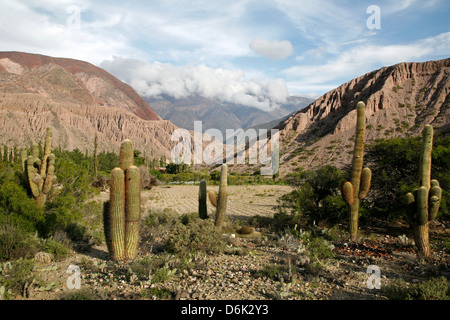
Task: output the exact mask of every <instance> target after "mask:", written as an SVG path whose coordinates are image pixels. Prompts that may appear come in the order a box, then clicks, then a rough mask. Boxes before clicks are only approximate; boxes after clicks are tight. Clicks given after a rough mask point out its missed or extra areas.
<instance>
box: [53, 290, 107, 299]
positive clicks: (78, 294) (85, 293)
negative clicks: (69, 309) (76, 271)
mask: <svg viewBox="0 0 450 320" xmlns="http://www.w3.org/2000/svg"><path fill="white" fill-rule="evenodd" d="M62 300H105V295H104V294H102V293H100V292H97V291H96V290H95V289H92V288H83V289H80V290H75V291H74V292H71V293H68V294H67V295H65V296H64V297H63V298H62Z"/></svg>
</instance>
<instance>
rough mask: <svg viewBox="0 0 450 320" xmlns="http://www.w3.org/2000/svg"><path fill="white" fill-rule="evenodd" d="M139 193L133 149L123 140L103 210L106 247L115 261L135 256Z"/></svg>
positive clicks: (138, 218)
mask: <svg viewBox="0 0 450 320" xmlns="http://www.w3.org/2000/svg"><path fill="white" fill-rule="evenodd" d="M140 192H141V190H140V173H139V169H138V168H137V167H136V166H134V148H133V145H132V143H131V141H130V140H128V139H127V140H124V141H123V142H122V144H121V147H120V167H118V168H114V169H113V170H112V171H111V179H110V200H109V203H108V204H107V205H106V206H105V209H104V215H105V217H104V224H105V225H104V227H105V238H106V244H107V247H108V251H109V253H110V255H111V257H112V258H113V259H114V260H116V261H123V260H127V259H129V260H133V259H135V258H136V256H137V247H138V242H139V229H140V221H141V195H140Z"/></svg>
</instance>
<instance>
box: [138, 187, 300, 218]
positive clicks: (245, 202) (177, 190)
mask: <svg viewBox="0 0 450 320" xmlns="http://www.w3.org/2000/svg"><path fill="white" fill-rule="evenodd" d="M198 190H199V187H198V186H197V185H161V186H157V187H154V188H153V189H152V190H150V191H144V192H143V194H142V197H143V205H144V207H146V208H148V209H150V210H152V211H153V210H163V209H165V208H171V209H173V210H175V211H177V212H178V213H180V214H184V213H192V212H197V211H198ZM208 190H214V191H218V190H219V186H208ZM291 190H292V187H290V186H281V185H251V186H248V185H247V186H228V205H227V215H228V216H231V217H234V218H249V217H252V216H255V215H262V216H271V215H273V214H274V213H275V212H276V208H274V207H275V206H276V205H277V204H278V203H277V200H278V199H279V198H280V197H281V196H282V195H284V194H286V193H288V192H290V191H291ZM207 205H208V214H209V215H212V212H213V211H215V208H214V207H213V206H212V205H211V203H210V202H209V201H208V204H207ZM144 211H145V210H144ZM144 214H145V212H144Z"/></svg>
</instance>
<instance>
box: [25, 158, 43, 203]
mask: <svg viewBox="0 0 450 320" xmlns="http://www.w3.org/2000/svg"><path fill="white" fill-rule="evenodd" d="M36 175H37V169H36V168H35V167H34V158H33V156H29V157H28V158H27V179H28V185H29V187H30V190H31V193H32V194H33V197H34V198H37V197H39V194H40V191H39V188H38V185H37V182H36Z"/></svg>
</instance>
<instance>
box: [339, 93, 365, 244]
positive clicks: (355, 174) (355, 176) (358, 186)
mask: <svg viewBox="0 0 450 320" xmlns="http://www.w3.org/2000/svg"><path fill="white" fill-rule="evenodd" d="M365 107H366V106H365V104H364V103H363V102H361V101H360V102H358V104H357V105H356V139H355V147H354V151H353V162H352V178H351V181H345V180H343V181H341V182H340V190H341V193H342V196H343V197H344V199H345V202H346V203H347V204H348V206H349V233H350V239H351V240H352V241H356V239H357V237H358V218H359V203H360V200H362V199H364V198H365V197H366V196H367V193H368V192H369V189H370V182H371V179H372V171H371V170H370V169H369V168H364V169H363V158H364V140H365V134H366V117H365Z"/></svg>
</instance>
